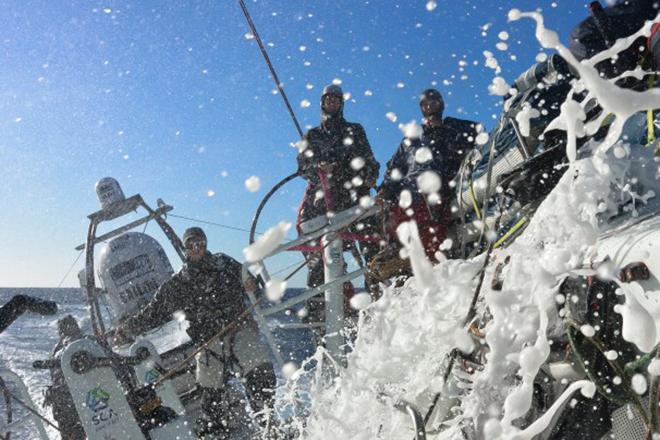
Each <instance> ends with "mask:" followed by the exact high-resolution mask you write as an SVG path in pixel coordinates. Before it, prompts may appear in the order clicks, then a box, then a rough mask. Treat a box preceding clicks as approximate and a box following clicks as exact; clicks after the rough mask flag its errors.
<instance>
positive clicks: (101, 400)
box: [85, 387, 110, 412]
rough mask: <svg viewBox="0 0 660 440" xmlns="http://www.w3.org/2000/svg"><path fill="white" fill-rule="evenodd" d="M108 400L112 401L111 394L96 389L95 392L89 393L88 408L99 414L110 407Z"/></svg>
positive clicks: (101, 389)
mask: <svg viewBox="0 0 660 440" xmlns="http://www.w3.org/2000/svg"><path fill="white" fill-rule="evenodd" d="M108 400H110V394H108V392H107V391H106V390H104V389H103V388H101V387H96V388H94V389H93V390H89V391H88V392H87V399H86V401H85V403H87V407H88V408H89V409H91V410H92V411H94V412H99V411H101V410H104V409H106V408H107V407H108Z"/></svg>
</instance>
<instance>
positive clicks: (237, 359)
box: [121, 228, 276, 439]
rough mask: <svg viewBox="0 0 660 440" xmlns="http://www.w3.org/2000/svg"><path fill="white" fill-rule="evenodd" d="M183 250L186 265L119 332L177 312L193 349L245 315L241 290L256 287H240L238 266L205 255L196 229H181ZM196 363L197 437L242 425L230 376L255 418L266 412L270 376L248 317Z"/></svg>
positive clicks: (219, 434) (270, 393)
mask: <svg viewBox="0 0 660 440" xmlns="http://www.w3.org/2000/svg"><path fill="white" fill-rule="evenodd" d="M183 244H184V247H185V252H186V261H185V263H184V265H183V267H182V268H181V270H180V271H179V272H177V273H176V274H174V275H173V276H172V278H171V279H170V280H168V281H166V282H165V283H164V284H163V285H162V286H161V287H160V288H159V289H158V291H157V292H156V294H155V295H154V297H153V298H152V300H151V302H150V303H149V304H148V305H147V306H146V307H145V308H144V309H142V310H141V311H140V312H139V313H138V314H137V315H135V316H133V317H131V318H129V319H127V320H126V321H125V322H124V323H122V326H121V329H123V331H130V332H131V333H133V334H137V333H140V332H142V331H145V330H147V329H150V328H153V327H154V325H158V324H160V323H163V322H165V321H168V320H170V319H171V318H172V314H173V313H174V312H177V311H180V312H183V313H184V314H185V318H186V319H187V320H188V322H189V323H190V326H189V327H188V330H187V332H188V335H189V336H190V338H191V339H192V340H193V342H195V344H196V345H198V346H199V345H202V344H203V343H205V342H207V341H208V340H209V339H211V337H212V336H214V335H216V334H217V333H218V332H219V331H220V330H222V329H223V328H224V327H226V326H227V325H228V324H230V323H231V322H233V321H234V320H235V319H236V318H238V316H239V315H240V314H241V313H243V312H244V311H245V310H246V309H247V307H246V305H245V299H244V298H245V290H244V289H254V288H256V284H255V281H254V279H250V280H249V281H248V282H247V283H246V285H245V287H244V286H243V283H242V278H241V270H242V266H241V264H240V263H239V262H238V261H236V260H234V259H233V258H231V257H229V256H228V255H225V254H222V253H218V254H211V253H209V252H208V251H207V250H206V235H205V234H204V231H202V229H200V228H189V229H187V230H186V232H185V233H184V235H183ZM196 360H197V383H198V385H199V386H200V387H201V388H202V389H203V401H202V409H203V411H204V415H205V416H204V417H203V418H202V419H200V420H198V424H197V425H198V426H197V431H198V435H199V436H200V437H202V438H213V439H216V438H229V436H230V434H231V432H232V431H233V430H234V429H240V428H241V425H243V424H244V423H245V421H244V420H238V418H239V415H238V414H240V411H238V410H240V408H238V404H236V403H234V404H233V405H230V404H228V402H227V399H228V397H227V393H226V392H225V388H226V381H227V380H228V379H229V378H231V377H232V375H234V376H240V377H242V378H243V379H244V385H245V388H246V392H247V396H248V399H249V401H250V405H251V406H252V409H253V410H254V411H255V412H260V411H262V410H263V409H265V407H268V408H272V403H273V402H272V401H273V396H274V390H275V385H276V377H275V372H274V369H273V364H272V361H271V360H270V357H269V351H268V347H267V346H266V345H265V344H264V343H263V342H262V340H261V338H260V335H259V329H258V326H257V323H256V321H255V320H254V318H253V317H252V315H249V316H248V318H247V319H246V320H245V321H244V323H243V324H242V325H241V326H240V327H239V330H238V331H237V332H235V333H234V334H231V335H229V336H227V337H225V338H224V339H216V340H215V341H214V342H212V343H211V344H209V346H208V347H207V348H206V349H205V350H203V351H202V352H200V353H199V354H198V355H197V359H196Z"/></svg>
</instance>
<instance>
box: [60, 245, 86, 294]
mask: <svg viewBox="0 0 660 440" xmlns="http://www.w3.org/2000/svg"><path fill="white" fill-rule="evenodd" d="M84 252H85V249H83V250H81V251H80V253H79V254H78V256H77V257H76V259H75V260H74V261H73V263H72V264H71V267H69V270H67V271H66V273H65V274H64V276H63V277H62V280H61V281H60V283H59V284H58V285H57V287H58V288H59V287H62V284H64V280H66V278H67V277H68V276H69V274H70V273H71V270H73V267H74V266H75V265H76V263H77V262H78V260H80V257H82V254H83V253H84Z"/></svg>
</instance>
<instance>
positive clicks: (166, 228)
mask: <svg viewBox="0 0 660 440" xmlns="http://www.w3.org/2000/svg"><path fill="white" fill-rule="evenodd" d="M138 208H143V209H144V210H146V211H147V213H148V215H147V216H145V217H143V218H141V219H139V220H136V221H134V222H131V223H128V224H126V225H124V226H121V227H119V228H117V229H114V230H112V231H110V232H108V233H106V234H103V235H101V236H98V237H97V236H96V230H97V229H98V226H99V224H101V223H103V222H106V221H111V220H115V219H117V218H119V217H122V216H124V215H126V214H128V213H130V212H134V211H136V210H137V209H138ZM172 209H173V208H172V206H169V205H161V206H159V207H158V209H156V210H154V209H152V208H151V207H150V206H149V205H148V204H147V203H146V202H145V201H144V199H142V196H141V195H139V194H136V195H134V196H132V197H129V198H127V199H124V200H121V201H118V202H115V203H113V204H111V205H110V206H108V207H107V208H105V209H101V210H100V211H97V212H95V213H93V214H90V215H89V216H88V218H89V219H90V223H89V229H88V231H87V240H86V242H85V244H83V245H79V246H77V247H76V249H79V250H82V249H85V286H84V290H85V294H86V296H87V303H88V305H89V307H90V318H91V322H92V328H93V329H94V335H95V336H96V339H97V341H98V343H99V344H100V345H101V346H102V347H104V348H105V349H110V346H109V344H108V341H107V339H106V336H105V333H106V329H105V325H104V323H103V318H102V316H101V308H100V306H99V297H98V290H97V289H96V277H95V276H94V245H96V244H97V243H99V242H101V241H104V240H107V239H109V238H112V237H115V236H117V235H120V234H123V233H124V232H126V231H128V230H130V229H133V228H135V227H137V226H139V225H142V224H144V223H147V222H148V221H150V220H155V221H156V223H157V224H158V226H160V228H161V229H162V231H163V232H164V233H165V235H166V236H167V238H168V239H169V240H170V243H171V244H172V246H173V247H174V250H175V251H176V253H177V255H179V258H181V260H182V261H183V260H184V250H183V243H182V242H181V239H179V237H178V236H177V235H176V233H175V232H174V229H172V227H171V226H170V225H169V224H168V223H167V222H166V221H165V219H164V218H163V216H164V215H165V214H166V213H167V212H169V211H171V210H172Z"/></svg>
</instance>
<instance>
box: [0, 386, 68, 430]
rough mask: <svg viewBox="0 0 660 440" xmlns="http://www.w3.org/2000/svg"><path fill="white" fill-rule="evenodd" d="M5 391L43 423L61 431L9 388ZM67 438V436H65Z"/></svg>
mask: <svg viewBox="0 0 660 440" xmlns="http://www.w3.org/2000/svg"><path fill="white" fill-rule="evenodd" d="M7 393H8V394H9V397H11V398H12V399H14V400H15V401H16V402H18V403H19V404H20V405H21V406H22V407H23V408H25V409H26V410H28V411H29V412H31V413H32V414H33V415H35V416H36V417H38V418H39V419H41V421H42V422H45V423H46V424H48V425H49V426H50V427H51V428H54V429H56V430H57V431H59V432H60V433H61V432H62V430H61V429H60V427H59V426H57V425H56V424H54V423H53V422H51V421H50V420H48V419H47V418H46V417H44V416H43V415H41V414H39V412H38V411H37V410H36V409H34V408H32V407H31V406H30V405H28V404H27V403H25V402H23V401H22V400H21V399H19V398H18V397H16V395H15V394H14V393H12V392H11V391H9V389H7ZM62 437H64V435H62ZM67 439H68V436H67Z"/></svg>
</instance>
